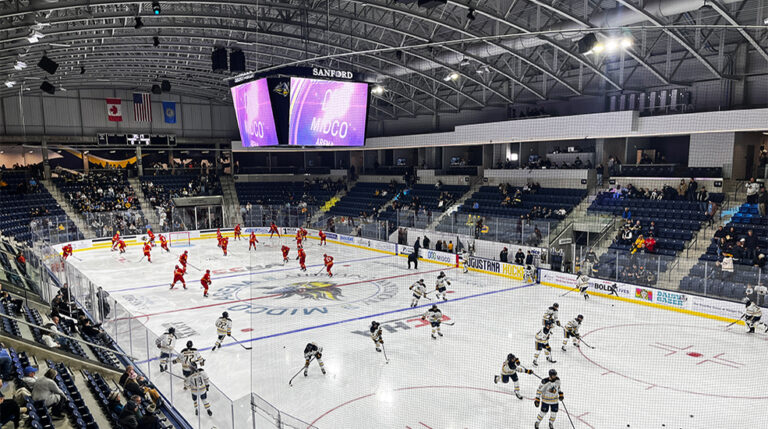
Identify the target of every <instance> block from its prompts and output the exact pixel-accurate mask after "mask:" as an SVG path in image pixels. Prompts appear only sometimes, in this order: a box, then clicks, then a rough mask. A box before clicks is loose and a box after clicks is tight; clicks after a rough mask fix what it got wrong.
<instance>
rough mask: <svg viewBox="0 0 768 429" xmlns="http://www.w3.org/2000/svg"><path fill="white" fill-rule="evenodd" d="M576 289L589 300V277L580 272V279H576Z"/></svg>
mask: <svg viewBox="0 0 768 429" xmlns="http://www.w3.org/2000/svg"><path fill="white" fill-rule="evenodd" d="M576 287H577V288H578V289H579V293H580V294H581V296H583V297H584V299H585V300H586V299H589V294H588V293H587V289H589V277H587V276H586V275H584V274H582V273H581V272H580V273H579V277H577V278H576Z"/></svg>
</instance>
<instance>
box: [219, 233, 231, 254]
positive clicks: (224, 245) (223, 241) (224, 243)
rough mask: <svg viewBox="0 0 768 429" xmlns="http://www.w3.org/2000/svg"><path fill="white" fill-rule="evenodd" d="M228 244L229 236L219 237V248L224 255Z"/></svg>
mask: <svg viewBox="0 0 768 429" xmlns="http://www.w3.org/2000/svg"><path fill="white" fill-rule="evenodd" d="M228 245H229V238H227V237H223V238H222V239H221V250H222V251H223V252H224V256H227V246H228Z"/></svg>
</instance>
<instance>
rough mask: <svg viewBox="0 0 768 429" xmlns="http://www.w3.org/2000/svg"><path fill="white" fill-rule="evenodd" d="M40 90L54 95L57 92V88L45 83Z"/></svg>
mask: <svg viewBox="0 0 768 429" xmlns="http://www.w3.org/2000/svg"><path fill="white" fill-rule="evenodd" d="M40 89H41V90H43V92H45V93H47V94H51V95H53V93H54V92H56V87H55V86H53V85H51V84H50V83H48V82H43V83H41V84H40Z"/></svg>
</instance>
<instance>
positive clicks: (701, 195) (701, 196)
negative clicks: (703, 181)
mask: <svg viewBox="0 0 768 429" xmlns="http://www.w3.org/2000/svg"><path fill="white" fill-rule="evenodd" d="M707 200H709V193H707V187H706V186H702V187H701V190H700V191H699V192H698V193H696V201H707Z"/></svg>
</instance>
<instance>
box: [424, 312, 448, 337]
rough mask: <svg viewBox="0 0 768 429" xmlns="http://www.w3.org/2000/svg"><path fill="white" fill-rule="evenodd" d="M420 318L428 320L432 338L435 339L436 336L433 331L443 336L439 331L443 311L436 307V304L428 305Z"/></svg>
mask: <svg viewBox="0 0 768 429" xmlns="http://www.w3.org/2000/svg"><path fill="white" fill-rule="evenodd" d="M421 319H422V320H426V321H428V322H429V324H430V325H432V339H433V340H436V339H437V337H436V336H435V333H437V335H439V336H441V337H442V336H443V333H442V332H440V323H442V321H443V312H442V311H440V309H438V308H437V305H433V306H432V307H430V309H429V310H427V312H426V313H424V315H423V316H421Z"/></svg>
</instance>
